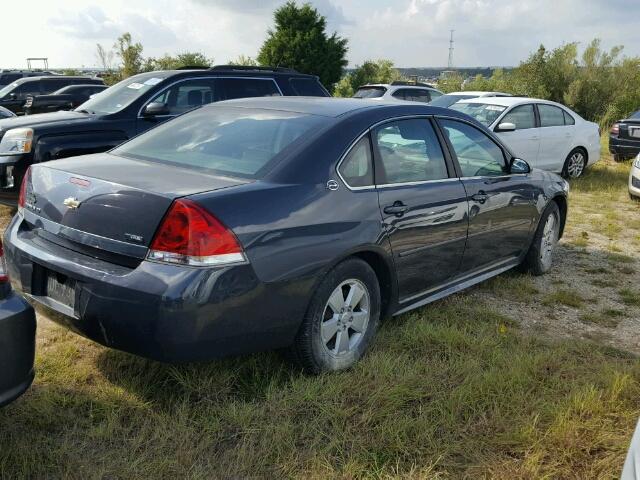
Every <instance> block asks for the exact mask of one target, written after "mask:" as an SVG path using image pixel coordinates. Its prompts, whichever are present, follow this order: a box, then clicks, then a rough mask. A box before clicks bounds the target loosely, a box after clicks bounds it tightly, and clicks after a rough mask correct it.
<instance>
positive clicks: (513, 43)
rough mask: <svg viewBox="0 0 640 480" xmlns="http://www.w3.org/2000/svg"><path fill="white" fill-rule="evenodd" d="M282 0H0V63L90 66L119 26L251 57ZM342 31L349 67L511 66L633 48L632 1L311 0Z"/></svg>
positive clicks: (149, 40)
mask: <svg viewBox="0 0 640 480" xmlns="http://www.w3.org/2000/svg"><path fill="white" fill-rule="evenodd" d="M283 2H284V0H178V1H176V0H57V1H54V0H22V1H15V0H12V1H4V2H2V3H3V5H2V7H3V8H2V18H3V19H4V21H3V22H2V32H3V36H2V38H3V41H2V47H0V68H2V67H4V68H7V67H24V66H26V62H25V59H26V57H48V58H49V64H50V66H51V67H81V66H86V67H91V66H96V65H97V60H96V56H95V50H96V43H101V44H103V45H105V46H107V47H110V46H111V45H113V43H114V41H115V39H116V38H117V37H118V36H119V35H120V34H122V33H123V32H130V33H131V34H132V35H133V37H134V39H135V40H136V41H140V42H141V43H142V44H143V45H144V55H145V56H160V55H162V54H164V53H165V52H168V53H178V52H181V51H200V52H203V53H204V54H206V55H207V56H209V57H213V58H214V59H215V61H216V62H217V63H225V62H227V61H228V60H230V59H233V58H236V57H237V56H238V55H240V54H244V55H249V56H252V57H254V56H255V55H256V53H257V51H258V49H259V47H260V45H261V43H262V41H263V40H264V38H265V35H266V31H267V29H268V28H269V27H270V26H271V25H272V12H273V10H274V8H276V7H277V6H279V5H281V4H282V3H283ZM311 3H313V4H314V5H315V6H316V7H317V8H318V10H319V11H320V12H321V13H322V14H324V15H326V16H327V18H328V21H329V27H330V29H331V30H332V31H333V30H335V31H337V32H338V33H339V34H340V35H342V36H345V37H347V38H348V39H349V52H348V59H349V64H350V66H354V65H356V64H360V63H362V61H363V60H366V59H369V58H389V59H391V60H393V61H394V62H395V64H396V65H397V66H401V67H419V66H444V65H446V64H447V57H448V40H449V30H450V29H455V53H454V64H455V65H456V66H496V65H503V66H509V65H517V63H518V62H519V61H520V60H522V59H524V58H526V57H527V55H528V54H529V53H530V52H532V51H533V50H535V49H536V48H537V47H538V45H539V44H540V43H543V44H545V45H546V46H548V47H553V46H558V45H560V44H561V43H563V42H572V41H577V42H580V43H581V44H582V45H584V44H586V43H588V42H589V41H590V40H591V39H592V38H594V37H600V38H601V39H602V42H603V45H604V46H605V47H607V48H608V47H611V46H613V45H618V44H621V45H624V46H625V53H626V54H627V55H640V29H638V28H637V24H638V21H640V0H515V1H509V0H501V1H496V0H394V1H384V0H340V1H338V0H313V1H312V2H311Z"/></svg>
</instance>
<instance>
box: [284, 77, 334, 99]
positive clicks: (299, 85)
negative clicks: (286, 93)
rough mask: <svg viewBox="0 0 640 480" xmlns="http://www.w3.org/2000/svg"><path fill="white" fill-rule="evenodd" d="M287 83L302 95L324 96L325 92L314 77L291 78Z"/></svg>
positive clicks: (297, 93)
mask: <svg viewBox="0 0 640 480" xmlns="http://www.w3.org/2000/svg"><path fill="white" fill-rule="evenodd" d="M289 85H291V88H292V89H293V91H294V92H295V93H296V95H300V96H302V97H326V96H327V92H326V91H325V90H324V88H322V86H321V85H320V82H319V81H318V80H316V79H315V78H291V79H289Z"/></svg>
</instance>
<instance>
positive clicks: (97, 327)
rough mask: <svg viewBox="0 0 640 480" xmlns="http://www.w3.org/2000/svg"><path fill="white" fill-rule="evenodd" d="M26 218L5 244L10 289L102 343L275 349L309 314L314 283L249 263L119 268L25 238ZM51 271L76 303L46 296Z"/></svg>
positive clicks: (213, 351)
mask: <svg viewBox="0 0 640 480" xmlns="http://www.w3.org/2000/svg"><path fill="white" fill-rule="evenodd" d="M22 221H23V220H22V217H21V216H20V215H16V217H14V219H13V221H12V223H11V225H10V226H9V228H8V229H7V231H6V233H5V238H4V242H5V255H6V258H7V263H8V268H9V274H10V275H11V278H12V281H13V282H14V284H15V285H14V286H15V287H16V288H17V289H18V290H20V291H21V292H23V293H24V294H25V295H26V296H27V297H29V298H30V299H31V300H32V301H33V302H34V303H35V304H36V306H37V307H38V308H41V309H43V310H44V311H45V313H46V314H48V316H50V318H51V319H52V320H54V321H56V322H58V323H60V324H63V325H65V326H67V327H68V328H70V329H72V330H74V331H75V332H77V333H79V334H81V335H83V336H85V337H87V338H90V339H92V340H94V341H96V342H98V343H100V344H102V345H105V346H107V347H111V348H115V349H118V350H123V351H126V352H130V353H133V354H137V355H140V356H144V357H147V358H152V359H155V360H161V361H167V362H184V361H194V360H206V359H211V358H215V357H219V356H224V355H230V354H239V353H245V352H252V351H257V350H264V349H272V348H279V347H283V346H287V345H289V344H291V343H292V341H293V339H294V336H295V334H296V332H297V329H298V326H299V324H300V322H301V320H302V317H303V315H304V311H305V309H306V302H307V298H306V295H307V293H306V292H309V291H310V290H311V282H312V281H313V279H311V278H307V279H296V281H295V282H294V281H291V282H285V281H282V282H274V283H263V282H260V281H259V280H258V278H257V277H256V275H255V273H254V271H253V268H252V267H251V265H237V266H233V267H225V268H194V267H183V266H178V265H170V264H161V263H155V262H149V261H142V262H141V263H140V264H139V265H138V266H137V267H135V268H130V267H124V266H119V265H116V264H113V263H110V262H105V261H103V260H100V259H97V258H93V257H89V256H87V255H83V254H81V253H77V252H75V251H73V250H70V249H67V248H64V247H62V246H59V245H57V244H55V243H52V242H49V241H46V240H44V239H42V238H40V237H38V236H37V235H36V234H34V233H33V232H31V231H29V232H25V231H24V229H21V228H20V224H21V223H22ZM51 272H55V273H54V274H56V275H58V276H60V278H62V279H67V278H68V279H71V280H73V281H74V282H75V288H74V290H75V297H74V298H75V301H74V302H73V303H74V305H73V306H69V305H65V304H63V303H59V302H56V301H54V300H52V299H51V298H50V297H49V296H48V294H47V292H46V277H47V275H50V274H51ZM43 278H44V279H45V280H44V283H43Z"/></svg>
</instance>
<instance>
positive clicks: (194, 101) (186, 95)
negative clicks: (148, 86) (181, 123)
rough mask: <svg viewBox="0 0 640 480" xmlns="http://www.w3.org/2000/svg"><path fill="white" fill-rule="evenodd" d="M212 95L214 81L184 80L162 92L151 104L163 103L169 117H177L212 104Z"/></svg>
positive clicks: (206, 79)
mask: <svg viewBox="0 0 640 480" xmlns="http://www.w3.org/2000/svg"><path fill="white" fill-rule="evenodd" d="M214 94H215V80H214V79H211V78H202V79H195V80H185V81H184V82H180V83H176V84H175V85H173V86H171V87H169V88H168V89H166V90H163V91H162V92H160V94H158V95H156V96H155V97H153V98H152V99H151V102H157V103H164V104H165V105H166V106H167V107H168V109H169V115H179V114H181V113H184V112H186V111H188V110H193V109H194V108H197V107H200V106H202V105H206V104H207V103H211V102H213V101H214Z"/></svg>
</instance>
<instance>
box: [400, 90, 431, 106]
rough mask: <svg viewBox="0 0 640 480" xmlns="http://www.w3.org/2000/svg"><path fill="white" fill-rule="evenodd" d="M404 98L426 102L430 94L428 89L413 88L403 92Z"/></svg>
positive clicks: (428, 100) (429, 99)
mask: <svg viewBox="0 0 640 480" xmlns="http://www.w3.org/2000/svg"><path fill="white" fill-rule="evenodd" d="M404 99H405V100H410V101H412V102H423V103H428V102H430V101H431V95H429V90H418V89H417V88H414V89H412V90H407V91H406V92H405V95H404Z"/></svg>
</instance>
